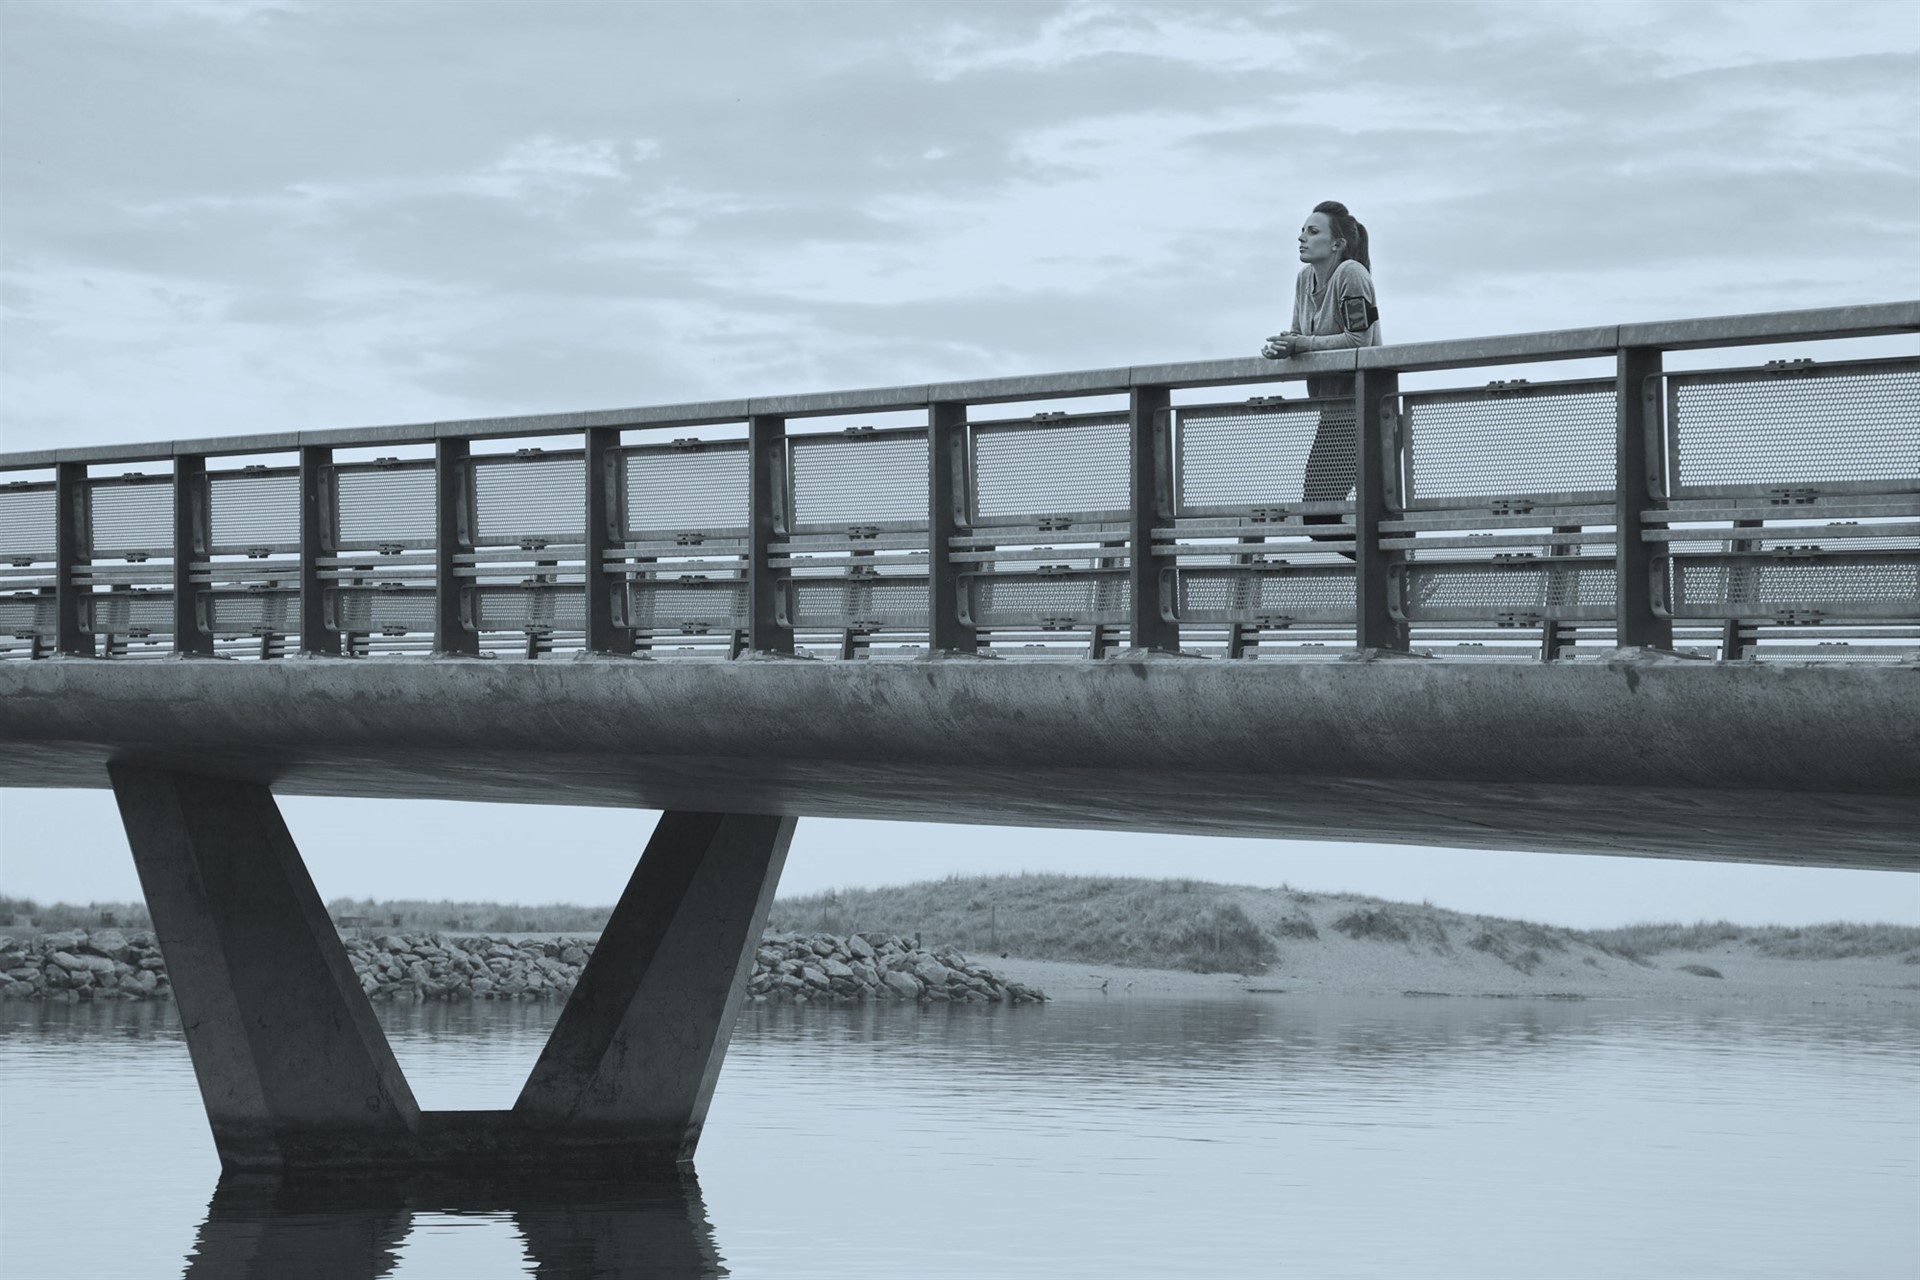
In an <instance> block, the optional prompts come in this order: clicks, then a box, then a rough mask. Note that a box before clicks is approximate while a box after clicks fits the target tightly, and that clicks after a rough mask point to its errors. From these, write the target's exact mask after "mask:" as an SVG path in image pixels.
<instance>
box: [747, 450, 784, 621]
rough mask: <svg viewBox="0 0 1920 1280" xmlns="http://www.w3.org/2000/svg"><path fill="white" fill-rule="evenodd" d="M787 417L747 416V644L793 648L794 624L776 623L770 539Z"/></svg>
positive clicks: (780, 496)
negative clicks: (792, 625)
mask: <svg viewBox="0 0 1920 1280" xmlns="http://www.w3.org/2000/svg"><path fill="white" fill-rule="evenodd" d="M786 442H787V420H786V419H785V418H779V417H774V416H771V415H769V414H762V413H757V414H754V415H753V416H752V417H750V418H748V419H747V467H748V472H747V511H748V519H747V607H748V626H747V648H748V649H749V650H751V651H753V652H755V653H792V652H793V629H792V628H791V627H783V626H781V625H780V610H779V604H780V578H779V575H778V573H777V572H776V571H775V570H774V567H773V564H772V560H773V544H774V540H775V538H776V536H777V535H778V531H779V518H780V510H781V507H782V506H783V505H784V504H785V490H786V474H787V469H786V457H787V455H786Z"/></svg>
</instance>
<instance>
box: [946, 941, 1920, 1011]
mask: <svg viewBox="0 0 1920 1280" xmlns="http://www.w3.org/2000/svg"><path fill="white" fill-rule="evenodd" d="M1341 950H1343V951H1344V950H1346V948H1341ZM1289 958H1291V953H1290V954H1289V956H1286V957H1283V958H1282V961H1281V963H1279V964H1276V965H1274V966H1272V967H1271V968H1270V969H1269V970H1268V971H1267V972H1265V973H1262V974H1238V973H1191V972H1187V971H1184V970H1178V969H1150V968H1132V967H1128V966H1122V965H1098V964H1087V963H1083V962H1079V961H1071V960H1027V959H1023V958H1021V957H1018V956H1008V957H1006V958H1004V959H1003V958H1000V957H997V956H996V957H989V958H985V959H983V960H982V961H980V963H982V964H984V965H985V966H986V967H987V968H990V969H993V970H994V971H995V972H996V973H999V974H1000V975H1001V976H1002V977H1004V978H1007V979H1010V980H1012V981H1017V982H1021V983H1025V984H1027V985H1029V986H1040V987H1044V988H1045V990H1046V992H1047V997H1048V999H1050V1000H1054V1001H1065V1002H1073V1001H1099V1000H1112V999H1124V998H1129V997H1134V998H1154V999H1188V1000H1206V999H1213V1000H1238V999H1245V998H1247V997H1249V996H1263V997H1290V998H1295V999H1307V1000H1314V999H1351V998H1381V999H1385V998H1391V999H1419V1000H1449V999H1452V1000H1522V1001H1525V1000H1574V1001H1584V1000H1598V1001H1636V1000H1648V1001H1660V1002H1663V1003H1666V1002H1715V1003H1728V1002H1732V1003H1742V1004H1753V1005H1768V1006H1773V1007H1790V1006H1795V1005H1798V1006H1805V1007H1811V1006H1816V1005H1841V1006H1846V1007H1851V1008H1866V1007H1876V1006H1877V1007H1884V1008H1887V1009H1890V1010H1892V1009H1902V1010H1920V966H1916V965H1911V964H1906V963H1903V962H1902V961H1901V960H1900V958H1899V957H1872V958H1849V959H1837V960H1798V959H1795V960H1786V959H1779V958H1776V957H1771V956H1760V955H1755V954H1752V952H1751V951H1750V949H1745V948H1739V947H1715V948H1710V949H1708V950H1704V951H1675V952H1663V953H1661V954H1660V955H1659V956H1657V957H1655V958H1654V959H1653V960H1652V962H1651V963H1650V964H1647V965H1644V966H1643V965H1639V964H1630V963H1628V962H1625V961H1621V962H1619V963H1618V965H1617V966H1610V967H1606V968H1602V967H1600V966H1587V965H1584V964H1583V965H1581V966H1580V968H1581V969H1583V970H1585V971H1586V972H1584V973H1577V972H1572V971H1568V970H1562V971H1559V972H1555V973H1545V972H1538V973H1536V974H1535V975H1533V976H1530V977H1529V976H1523V975H1520V974H1517V973H1515V974H1512V975H1511V980H1505V979H1503V977H1502V975H1499V974H1494V973H1486V972H1482V971H1480V969H1479V967H1478V966H1470V965H1466V964H1458V963H1449V962H1448V961H1447V960H1444V959H1441V958H1439V957H1432V956H1419V955H1393V954H1386V955H1377V956H1366V955H1364V953H1363V954H1362V955H1360V956H1354V957H1344V958H1346V959H1351V960H1353V961H1355V963H1352V964H1339V963H1337V962H1336V963H1321V964H1314V965H1309V964H1307V963H1304V962H1302V963H1297V964H1292V965H1290V964H1288V963H1287V960H1288V959H1289ZM1326 959H1327V960H1334V959H1335V958H1334V957H1326ZM1686 965H1695V966H1699V967H1701V968H1705V969H1709V970H1712V971H1713V972H1716V973H1719V974H1721V975H1722V976H1721V977H1719V978H1712V977H1707V976H1704V975H1702V974H1699V973H1695V972H1689V971H1688V970H1686V969H1685V968H1683V967H1682V966H1686ZM1103 982H1104V983H1105V984H1106V986H1105V989H1104V991H1103V990H1102V985H1101V984H1102V983H1103Z"/></svg>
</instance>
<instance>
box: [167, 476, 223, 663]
mask: <svg viewBox="0 0 1920 1280" xmlns="http://www.w3.org/2000/svg"><path fill="white" fill-rule="evenodd" d="M207 514H208V512H207V460H206V458H205V457H204V456H202V455H200V454H181V455H179V456H177V457H175V458H174V460H173V651H174V652H175V653H180V654H198V655H201V656H203V657H204V656H206V655H208V654H211V653H212V652H213V633H212V632H211V631H202V630H201V629H200V610H199V609H198V608H197V607H196V604H195V602H196V600H197V598H198V595H199V588H198V587H196V586H195V585H194V581H193V568H194V566H195V565H196V564H198V563H199V562H200V559H201V557H202V556H204V555H205V554H206V550H207V538H208V536H209V531H208V528H207Z"/></svg>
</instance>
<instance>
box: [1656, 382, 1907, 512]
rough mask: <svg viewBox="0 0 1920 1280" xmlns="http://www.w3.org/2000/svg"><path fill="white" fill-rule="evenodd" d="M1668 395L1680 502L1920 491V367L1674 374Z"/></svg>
mask: <svg viewBox="0 0 1920 1280" xmlns="http://www.w3.org/2000/svg"><path fill="white" fill-rule="evenodd" d="M1667 388H1668V414H1669V428H1668V429H1669V432H1670V437H1669V439H1670V448H1671V453H1672V460H1671V463H1670V468H1671V470H1672V472H1673V479H1672V483H1673V484H1674V486H1675V487H1674V490H1673V492H1674V494H1675V496H1688V495H1690V494H1701V493H1703V492H1720V493H1727V492H1736V493H1737V492H1754V491H1757V490H1761V489H1765V488H1767V487H1769V486H1798V485H1832V486H1844V487H1846V488H1847V489H1851V490H1854V491H1860V490H1862V489H1864V490H1867V491H1873V490H1880V491H1885V490H1889V489H1891V490H1901V491H1904V490H1912V489H1920V362H1914V361H1889V362H1886V363H1885V364H1879V365H1871V366H1868V365H1858V364H1855V365H1845V366H1835V367H1834V368H1833V369H1832V370H1831V371H1829V370H1819V369H1815V370H1812V371H1809V372H1804V373H1786V374H1768V373H1764V372H1753V373H1745V372H1742V373H1715V374H1671V375H1669V376H1668V378H1667Z"/></svg>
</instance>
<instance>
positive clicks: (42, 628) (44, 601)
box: [0, 595, 60, 640]
mask: <svg viewBox="0 0 1920 1280" xmlns="http://www.w3.org/2000/svg"><path fill="white" fill-rule="evenodd" d="M59 620H60V612H59V605H58V604H57V603H56V602H55V601H54V598H53V597H52V596H42V595H15V596H0V635H8V636H12V637H13V638H14V639H16V640H31V639H32V638H33V637H35V636H47V637H51V636H53V635H54V634H55V633H56V631H57V630H58V629H59Z"/></svg>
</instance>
